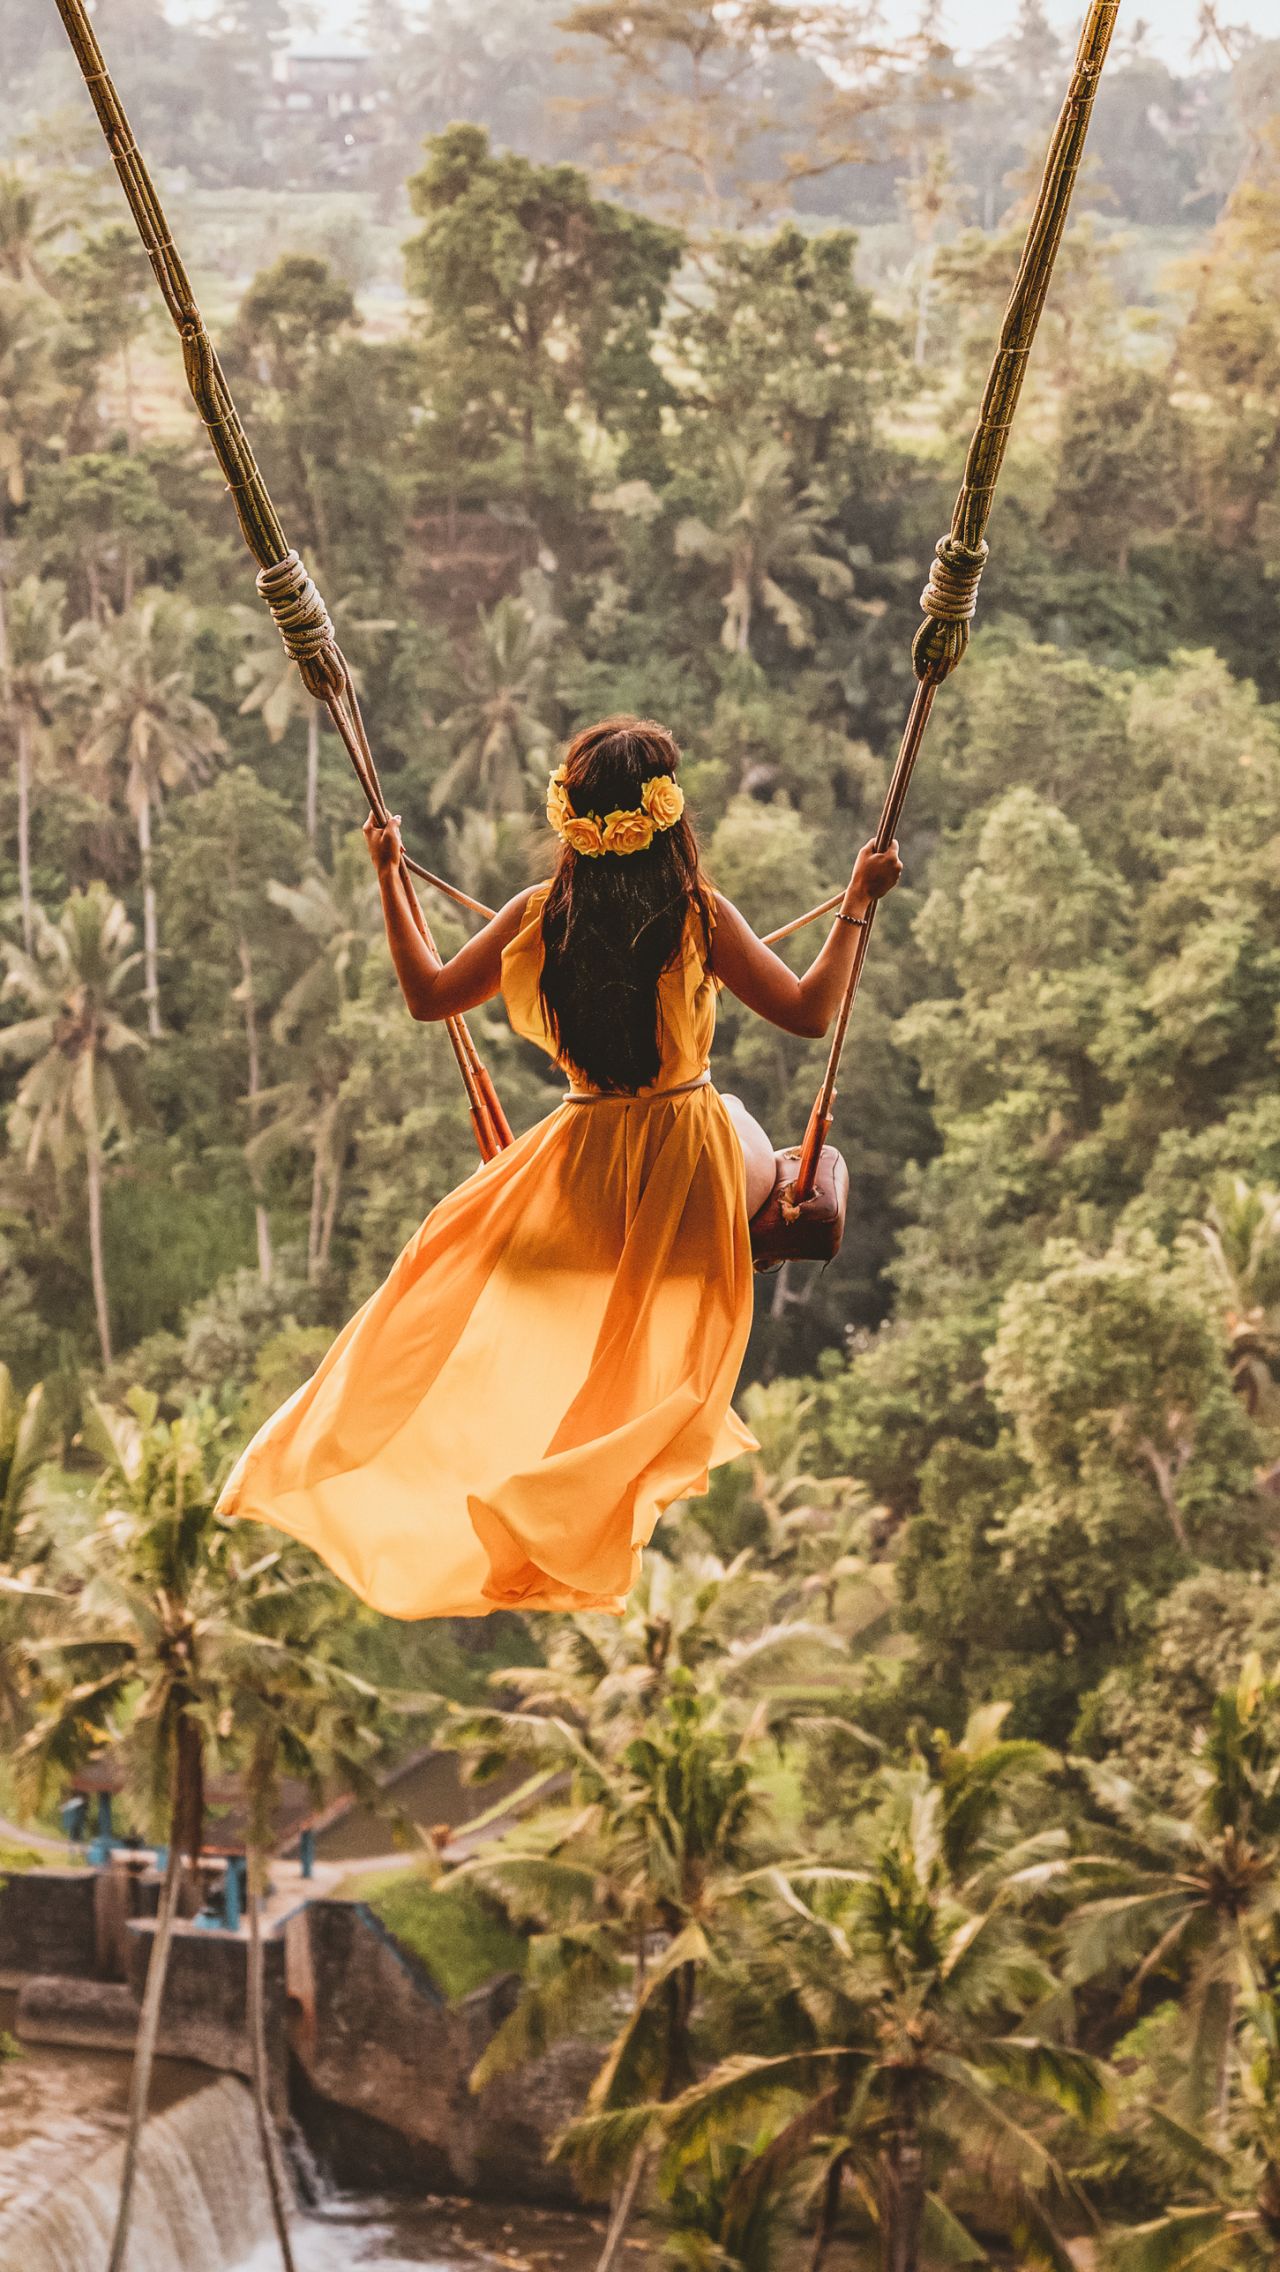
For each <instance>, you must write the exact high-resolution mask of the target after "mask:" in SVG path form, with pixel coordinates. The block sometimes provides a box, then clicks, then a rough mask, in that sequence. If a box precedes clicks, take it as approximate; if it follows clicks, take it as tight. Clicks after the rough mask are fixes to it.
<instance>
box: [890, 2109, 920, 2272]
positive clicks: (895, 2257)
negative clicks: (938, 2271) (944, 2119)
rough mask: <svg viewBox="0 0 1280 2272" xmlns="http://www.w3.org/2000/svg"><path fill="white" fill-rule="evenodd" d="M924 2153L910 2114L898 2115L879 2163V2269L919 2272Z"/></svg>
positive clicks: (915, 2125)
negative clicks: (894, 2127)
mask: <svg viewBox="0 0 1280 2272" xmlns="http://www.w3.org/2000/svg"><path fill="white" fill-rule="evenodd" d="M923 2231H924V2155H923V2153H922V2151H921V2147H920V2133H919V2129H918V2126H917V2124H916V2119H915V2116H914V2114H913V2113H911V2112H909V2111H907V2112H904V2113H902V2114H900V2115H899V2118H898V2123H897V2127H896V2129H895V2130H894V2132H893V2134H892V2136H891V2138H890V2139H889V2142H888V2144H887V2146H886V2147H885V2149H884V2153H883V2155H882V2157H881V2164H880V2265H881V2272H920V2246H921V2239H922V2236H923Z"/></svg>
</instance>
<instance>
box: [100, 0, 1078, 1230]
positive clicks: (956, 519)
mask: <svg viewBox="0 0 1280 2272" xmlns="http://www.w3.org/2000/svg"><path fill="white" fill-rule="evenodd" d="M56 6H57V9H58V13H59V15H60V16H61V18H62V22H63V25H64V27H65V29H66V33H67V37H68V39H69V40H70V43H71V46H72V49H73V51H74V53H75V57H76V61H77V63H78V64H79V66H80V71H81V75H82V76H83V79H84V82H85V85H86V87H87V88H88V90H89V95H90V99H91V100H92V103H93V107H94V109H95V111H96V113H97V116H98V123H99V125H100V126H101V128H102V132H103V135H104V137H105V139H106V143H107V147H108V149H109V150H110V153H111V157H112V159H113V161H114V164H115V168H116V172H117V174H118V175H119V177H120V183H121V186H122V188H123V190H124V194H125V197H126V199H127V200H128V203H129V208H130V210H131V212H132V214H133V217H134V220H135V222H136V223H137V227H138V233H139V235H140V237H141V239H142V242H143V245H144V247H145V249H146V253H147V257H148V259H149V260H150V263H151V266H152V269H153V270H154V272H155V276H156V280H157V282H158V284H159V286H160V290H161V293H162V294H163V297H164V302H165V306H166V307H167V308H168V311H169V314H170V317H171V318H172V320H173V324H174V327H175V329H176V330H177V332H178V334H179V337H180V338H181V341H182V350H183V360H184V363H185V367H186V374H187V384H188V386H189V388H190V391H191V395H192V399H193V401H194V402H195V405H196V408H197V410H198V411H199V413H200V416H201V418H202V419H203V421H204V424H205V426H206V428H207V430H208V434H209V440H210V443H211V444H212V447H213V450H214V453H215V455H216V457H217V459H218V463H219V465H220V466H221V467H222V470H223V473H224V474H225V476H226V481H227V487H228V489H229V490H230V493H231V499H232V502H233V504H234V506H235V509H236V514H237V517H238V519H239V522H240V528H241V532H242V534H243V536H244V540H245V543H246V545H247V546H248V548H249V551H250V552H251V553H252V555H253V557H254V559H255V560H256V561H257V563H258V580H257V581H258V591H259V593H260V594H261V596H262V599H263V600H264V602H265V604H266V606H267V607H268V608H269V609H270V611H271V615H272V617H273V619H274V621H275V624H276V627H277V629H278V630H279V633H280V636H281V639H282V641H283V643H284V647H285V651H286V653H287V654H288V655H289V656H290V657H291V658H292V660H293V661H294V662H295V663H296V665H297V667H298V670H299V673H300V674H301V677H302V681H303V684H304V685H305V686H306V688H307V691H308V693H310V694H311V695H312V696H313V697H314V698H315V700H316V701H318V702H321V703H323V705H324V707H325V708H326V710H327V711H328V713H329V716H330V717H331V718H332V720H333V723H334V726H335V728H336V729H337V732H338V734H339V735H340V736H341V739H342V742H343V746H344V748H345V749H346V752H347V755H348V757H349V758H350V760H351V764H352V767H353V769H354V771H355V774H356V778H357V779H358V781H359V783H360V786H361V788H362V789H363V790H364V793H365V797H366V800H367V802H368V806H369V810H370V812H371V813H372V814H373V815H374V818H375V819H376V820H377V821H379V822H380V823H382V824H385V823H386V821H387V819H388V818H389V813H388V808H387V803H386V799H385V797H384V795H383V792H382V785H381V783H380V781H379V779H378V771H377V766H376V764H375V762H374V757H373V752H372V749H371V748H370V745H369V737H368V734H367V732H366V730H365V725H364V719H363V717H362V715H361V710H360V703H359V699H358V697H357V694H356V690H355V685H354V682H353V679H352V675H351V670H350V666H349V665H348V663H347V660H346V657H345V656H344V654H343V652H342V649H341V647H340V646H339V644H338V640H337V637H336V635H335V632H334V627H333V622H332V618H331V617H330V614H329V611H328V608H327V607H326V606H325V603H324V600H323V598H322V596H321V594H320V592H319V591H318V590H317V587H316V585H315V584H314V583H313V581H312V579H311V577H310V576H309V575H308V574H307V571H306V569H305V567H304V566H303V564H302V562H301V560H300V559H299V557H298V554H297V553H296V552H295V551H293V549H292V548H291V547H290V546H289V544H288V543H287V542H286V539H285V535H284V531H283V529H282V527H281V525H280V521H279V518H278V516H277V514H276V510H275V507H274V505H273V504H272V501H271V496H270V492H269V491H268V488H267V485H266V482H265V481H264V479H263V477H262V474H261V472H260V471H259V468H258V465H257V462H256V460H255V458H254V455H253V451H252V449H251V448H250V445H249V440H248V436H247V435H246V433H245V430H244V427H243V426H242V424H241V422H240V417H239V414H238V412H237V410H236V406H235V403H234V401H233V399H232V395H231V390H230V388H229V387H228V385H227V381H226V377H225V374H224V372H223V370H222V366H221V364H220V362H219V360H218V356H217V353H216V351H215V349H214V346H213V343H212V341H211V340H210V338H209V334H208V332H207V331H206V329H205V326H204V321H203V318H202V317H201V314H200V310H199V307H198V306H197V303H196V299H195V295H194V293H193V291H192V289H191V283H190V279H189V277H188V275H187V272H186V269H185V267H184V265H183V262H182V259H181V257H180V255H179V253H178V251H177V248H176V246H175V244H174V242H173V238H172V235H171V233H170V229H169V224H168V221H167V219H166V217H165V213H164V208H163V206H162V205H161V202H160V198H159V195H158V193H157V191H156V188H155V184H154V182H153V181H152V179H151V175H150V173H149V171H148V169H147V166H146V163H145V161H144V159H143V157H142V155H141V153H140V151H139V149H138V146H137V143H136V142H135V140H134V137H133V133H132V131H131V129H130V126H129V121H128V118H127V116H126V114H125V110H124V106H123V104H122V103H121V101H120V97H119V95H118V93H117V92H116V88H115V86H114V83H113V81H112V79H111V75H110V73H109V71H108V70H107V66H106V63H105V61H104V58H103V54H102V50H101V48H100V46H99V44H98V41H97V38H96V37H95V34H94V31H93V28H92V26H91V24H90V22H89V17H88V11H87V6H86V0H56ZM1119 9H1120V0H1091V5H1090V7H1089V12H1088V15H1087V17H1086V20H1085V24H1084V28H1083V30H1082V32H1081V35H1080V45H1079V49H1078V51H1077V55H1076V61H1075V67H1074V71H1073V73H1072V78H1071V83H1070V86H1069V88H1068V91H1067V96H1066V100H1065V102H1064V104H1063V108H1062V112H1061V115H1060V116H1059V119H1058V123H1057V126H1056V128H1055V130H1054V135H1053V140H1052V142H1051V144H1050V148H1049V154H1048V158H1047V160H1046V164H1045V170H1044V177H1043V180H1042V182H1041V185H1040V190H1039V194H1038V196H1037V199H1036V204H1035V208H1034V211H1033V213H1032V217H1031V223H1030V227H1029V229H1028V232H1027V238H1026V243H1025V245H1024V247H1023V253H1022V259H1021V263H1020V265H1019V269H1018V274H1017V278H1016V280H1015V283H1014V287H1013V292H1012V296H1011V298H1010V301H1009V305H1008V309H1007V311H1006V314H1005V318H1004V322H1003V325H1002V327H1001V332H1000V339H999V343H998V346H997V348H996V353H995V357H994V360H993V362H992V365H991V370H990V373H989V375H988V378H987V384H986V389H985V392H984V395H983V400H982V407H981V411H980V414H979V419H978V424H977V427H976V429H975V432H974V436H973V440H972V442H971V444H970V447H969V454H968V458H967V461H966V465H965V473H964V480H963V483H962V485H961V489H960V493H959V496H958V497H957V499H956V505H955V510H954V513H953V515H952V520H951V527H950V530H949V531H948V533H947V535H946V536H944V537H943V538H941V540H940V541H939V543H938V545H937V548H936V551H935V554H934V558H933V562H932V564H931V567H930V572H929V581H928V583H927V585H926V586H925V589H924V592H923V593H922V595H921V602H920V604H921V607H922V609H923V612H924V622H923V623H922V624H921V626H920V629H919V630H918V632H917V633H916V637H915V640H914V643H913V647H912V663H913V667H914V670H915V674H916V681H917V684H916V691H915V695H914V698H913V700H912V703H911V707H910V710H909V713H908V716H907V722H906V726H905V729H904V732H903V736H902V741H901V745H900V747H899V751H898V757H897V762H896V764H895V766H894V770H893V775H892V778H891V780H890V783H889V787H888V790H887V792H886V795H885V800H884V805H883V808H882V810H881V814H880V822H879V826H878V828H877V830H876V835H875V846H876V849H877V850H878V851H887V850H888V848H889V846H890V845H891V844H892V842H893V840H894V838H895V836H896V835H897V833H898V826H899V822H900V820H901V816H902V812H903V809H904V807H905V804H906V799H907V793H908V790H909V789H910V786H911V779H912V775H913V773H914V771H915V767H916V762H917V760H918V758H919V755H920V751H921V748H922V746H923V743H924V738H925V734H926V732H927V730H928V725H929V719H930V716H931V714H932V711H933V705H934V701H935V699H936V697H937V693H938V689H939V688H940V687H941V686H942V684H943V682H944V681H945V680H946V679H948V678H949V677H950V676H951V673H952V672H953V671H954V670H956V669H958V667H959V665H960V664H961V663H962V662H963V660H964V657H965V655H966V653H967V652H968V648H969V641H970V635H971V630H972V625H973V621H974V618H975V616H976V614H977V607H978V590H979V586H980V585H981V582H982V576H983V571H984V569H985V568H986V565H987V559H988V546H987V541H986V531H987V525H988V522H989V520H990V517H991V509H992V506H993V504H994V502H995V495H996V488H997V485H998V482H999V479H1000V472H1001V468H1002V466H1003V464H1004V459H1005V454H1006V452H1007V450H1008V446H1009V439H1010V435H1011V433H1012V430H1013V423H1014V418H1015V415H1016V413H1017V408H1018V403H1019V399H1020V397H1021V394H1022V387H1023V382H1024V380H1025V378H1026V372H1027V363H1028V359H1029V357H1030V354H1031V350H1032V347H1033V346H1034V344H1035V339H1036V334H1037V331H1038V329H1039V324H1040V318H1041V316H1042V314H1043V312H1044V305H1045V300H1046V297H1047V294H1048V290H1049V286H1050V283H1051V281H1052V277H1053V272H1054V267H1055V265H1056V262H1057V257H1058V251H1059V248H1060V246H1061V243H1062V238H1063V235H1064V232H1065V230H1066V225H1067V220H1068V216H1069V213H1070V208H1071V200H1072V195H1073V193H1074V190H1075V186H1076V182H1077V180H1078V178H1079V173H1080V167H1081V163H1082V160H1083V157H1084V150H1085V142H1086V139H1087V136H1088V132H1089V125H1090V120H1091V118H1092V115H1093V106H1094V101H1095V98H1096V95H1097V91H1098V86H1099V83H1100V80H1101V76H1102V72H1103V68H1104V66H1105V64H1106V60H1107V54H1108V50H1109V48H1110V46H1111V40H1112V35H1113V33H1114V31H1115V27H1116V19H1117V16H1118V14H1119ZM405 864H406V866H407V867H408V868H409V869H410V871H411V872H412V874H414V875H415V876H418V877H420V878H421V880H422V881H423V882H424V883H427V884H429V885H430V886H431V888H432V889H433V890H435V891H439V892H441V893H443V894H444V895H445V897H446V898H448V899H451V900H453V901H454V903H455V904H456V905H457V906H460V907H465V908H467V909H468V910H469V911H470V912H471V913H472V914H474V915H478V916H481V917H483V918H486V919H487V918H489V917H490V916H491V915H492V913H493V910H492V909H491V908H488V907H485V906H484V905H483V903H482V902H481V901H480V900H477V899H473V898H471V897H470V895H469V894H468V893H466V892H464V891H460V890H459V889H458V888H457V886H456V885H454V884H451V883H448V882H447V881H446V880H445V878H444V877H442V876H437V875H435V874H433V873H432V871H431V870H430V869H429V868H424V867H422V866H421V865H420V864H419V863H418V861H416V860H414V859H411V858H409V856H408V855H407V854H406V856H405ZM843 897H844V894H843V893H842V892H836V893H833V894H832V896H831V897H830V898H828V899H825V900H823V901H822V902H821V904H820V905H819V906H817V907H813V908H810V909H809V910H808V912H807V913H806V914H804V915H799V916H797V917H795V919H794V920H793V921H792V922H790V923H787V924H784V925H783V926H782V928H781V929H780V930H777V931H774V932H771V933H770V934H769V941H768V943H769V944H778V943H780V942H781V941H782V940H784V939H788V938H790V937H792V935H793V934H794V933H795V932H797V931H801V930H803V929H804V928H805V926H806V925H807V924H809V923H814V922H816V921H818V920H819V918H820V917H821V916H823V915H829V914H831V913H832V912H833V911H834V910H835V909H836V908H837V907H838V906H839V905H840V902H841V900H842V899H843ZM415 907H417V902H416V898H415ZM875 916H876V908H875V906H874V905H873V906H872V908H871V910H870V914H869V917H868V920H867V923H866V924H865V926H864V927H863V928H862V929H860V930H859V932H858V935H857V942H856V947H855V953H854V961H853V968H852V971H851V973H850V977H849V982H848V985H847V987H846V989H845V993H844V998H843V1000H842V1002H841V1005H840V1011H839V1015H838V1017H837V1020H836V1027H835V1032H834V1035H833V1038H832V1043H831V1049H830V1053H829V1056H828V1059H827V1066H826V1071H825V1073H824V1076H823V1080H822V1084H821V1087H820V1088H819V1090H818V1094H817V1096H816V1098H815V1099H814V1104H813V1110H812V1112H811V1114H810V1116H809V1123H808V1126H807V1128H806V1130H805V1136H804V1141H803V1144H802V1145H801V1146H800V1148H799V1157H798V1164H797V1168H796V1173H795V1177H794V1180H793V1182H792V1183H791V1185H790V1187H789V1189H788V1192H787V1197H786V1212H787V1215H788V1217H789V1218H794V1217H796V1216H798V1213H799V1210H800V1208H801V1207H802V1206H803V1204H804V1203H805V1202H806V1201H807V1200H808V1199H810V1198H811V1197H812V1195H813V1192H814V1188H815V1184H816V1181H817V1175H818V1167H819V1162H820V1160H821V1156H822V1150H823V1146H824V1144H825V1143H826V1139H827V1135H828V1133H829V1131H830V1128H831V1122H832V1116H833V1111H834V1106H835V1099H836V1084H837V1081H838V1078H839V1073H840V1064H841V1060H842V1057H843V1054H844V1048H845V1043H846V1040H847V1038H848V1032H849V1024H850V1020H851V1017H852V1014H853V1006H854V1002H855V1001H856V999H857V993H858V987H859V984H860V982H861V978H862V972H863V969H864V967H865V965H866V959H867V952H868V948H869V946H870V942H871V932H872V928H873V925H874V922H875ZM417 920H418V923H419V927H420V929H421V932H422V936H423V938H424V940H425V941H426V944H427V946H428V948H429V949H430V951H431V952H432V953H433V954H436V955H437V957H438V949H437V948H436V945H435V941H434V939H433V938H432V936H431V932H430V930H429V928H428V925H427V921H426V918H425V916H424V915H423V913H422V911H421V908H420V907H418V908H417ZM446 1026H447V1031H448V1034H449V1039H450V1041H451V1043H452V1045H453V1052H454V1056H455V1057H456V1059H457V1062H458V1067H459V1070H460V1072H461V1074H462V1079H463V1084H464V1086H465V1088H466V1092H467V1101H468V1104H469V1105H470V1108H471V1119H472V1125H473V1127H474V1129H475V1135H476V1142H477V1144H478V1146H479V1149H480V1154H481V1157H482V1158H483V1159H492V1158H493V1157H494V1156H495V1155H496V1154H497V1153H498V1152H499V1151H501V1150H503V1149H504V1148H505V1147H506V1146H507V1145H508V1144H510V1143H511V1141H512V1135H511V1129H510V1126H509V1124H508V1121H507V1118H506V1115H505V1113H504V1112H503V1109H502V1106H501V1104H500V1102H499V1100H498V1096H497V1092H496V1090H495V1088H494V1085H493V1081H492V1078H491V1076H490V1074H489V1071H488V1069H487V1067H486V1066H485V1064H484V1062H483V1060H482V1059H481V1057H480V1054H479V1052H478V1050H477V1048H476V1045H475V1042H474V1040H473V1038H472V1036H471V1033H470V1031H469V1029H468V1027H467V1024H466V1021H465V1019H463V1018H450V1019H448V1020H447V1021H446Z"/></svg>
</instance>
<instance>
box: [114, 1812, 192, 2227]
mask: <svg viewBox="0 0 1280 2272" xmlns="http://www.w3.org/2000/svg"><path fill="white" fill-rule="evenodd" d="M182 1868H183V1863H182V1856H181V1854H180V1853H179V1851H178V1847H177V1844H176V1842H175V1843H173V1844H171V1845H170V1848H169V1860H168V1865H167V1867H166V1869H165V1873H164V1886H163V1888H162V1890H161V1894H160V1909H159V1914H158V1916H157V1918H156V1929H155V1936H154V1938H153V1940H152V1943H151V1961H150V1963H149V1964H148V1966H147V1985H146V1988H145V1990H144V1991H143V1997H142V2013H141V2016H140V2018H139V2021H138V2040H137V2044H136V2045H135V2047H134V2054H133V2072H132V2074H131V2075H130V2078H129V2126H128V2130H127V2132H126V2134H125V2146H124V2169H123V2171H122V2174H121V2178H120V2199H119V2202H118V2203H117V2206H116V2229H115V2232H114V2233H113V2235H112V2239H111V2256H110V2259H109V2262H108V2265H107V2272H124V2265H125V2256H126V2252H127V2250H128V2246H129V2225H130V2220H131V2218H132V2215H133V2194H134V2187H135V2185H136V2183H137V2176H138V2153H139V2148H140V2147H141V2144H142V2128H143V2124H144V2123H145V2121H146V2118H147V2104H148V2101H149V2099H150V2097H151V2070H152V2067H153V2066H154V2064H155V2056H156V2040H157V2038H158V2036H159V2033H160V2011H161V2006H162V2004H163V2002H164V1984H165V1976H166V1974H167V1973H168V1970H169V1951H170V1949H171V1947H172V1945H173V1921H174V1918H175V1916H176V1914H177V1908H178V1894H179V1890H180V1888H181V1884H182Z"/></svg>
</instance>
